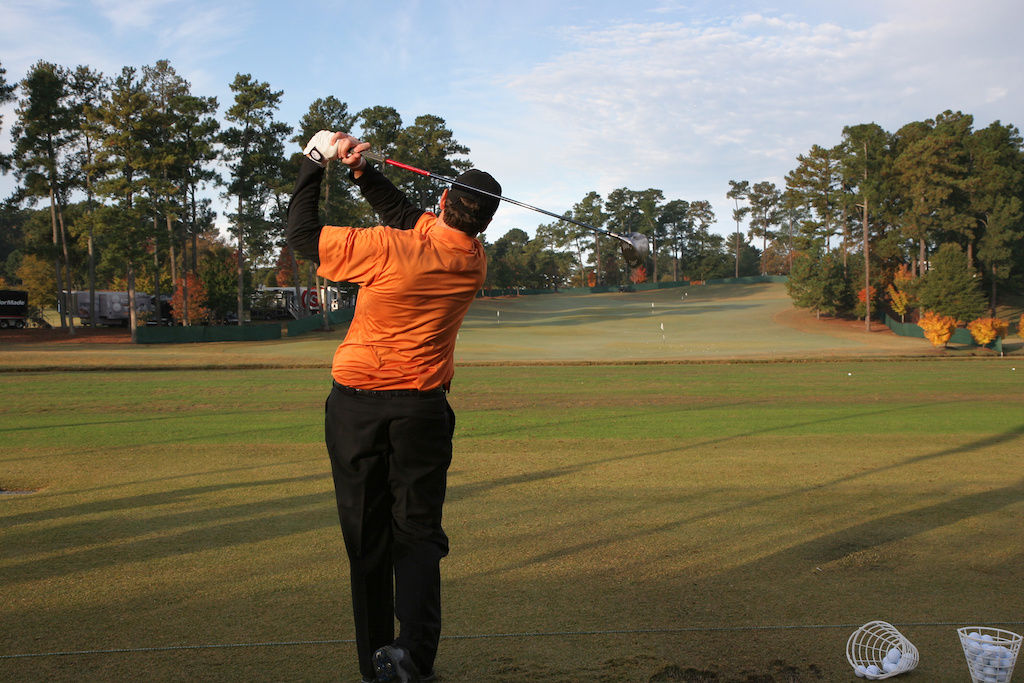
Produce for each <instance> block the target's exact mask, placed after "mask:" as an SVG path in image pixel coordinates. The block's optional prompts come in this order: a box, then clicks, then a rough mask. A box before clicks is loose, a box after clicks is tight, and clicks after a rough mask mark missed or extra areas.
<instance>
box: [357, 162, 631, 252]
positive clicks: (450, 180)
mask: <svg viewBox="0 0 1024 683" xmlns="http://www.w3.org/2000/svg"><path fill="white" fill-rule="evenodd" d="M362 156H364V157H366V158H367V159H373V160H374V161H379V162H380V163H382V164H387V165H388V166H394V167H395V168H401V169H403V170H406V171H412V172H413V173H418V174H419V175H422V176H426V177H428V178H433V179H435V180H440V181H443V182H446V183H449V184H450V185H456V186H458V187H463V188H466V189H467V190H472V191H473V192H479V193H480V194H485V195H487V196H488V197H494V198H495V199H500V200H501V201H503V202H508V203H509V204H515V205H516V206H521V207H523V208H524V209H529V210H530V211H536V212H537V213H542V214H544V215H545V216H551V217H552V218H557V219H558V220H560V221H565V222H566V223H572V224H573V225H578V226H579V227H581V228H585V229H587V230H592V231H594V232H599V233H601V234H602V235H608V236H609V237H614V238H615V239H618V240H622V241H623V242H625V243H627V244H631V243H630V241H629V240H628V239H627V238H625V237H623V236H622V235H619V234H617V233H614V232H612V231H611V230H605V229H604V228H596V227H594V226H593V225H587V224H586V223H581V222H580V221H578V220H576V219H574V218H569V217H568V216H563V215H562V214H558V213H554V212H553V211H547V210H545V209H541V208H539V207H536V206H532V205H530V204H527V203H526V202H520V201H518V200H515V199H509V198H508V197H503V196H501V195H500V194H494V193H492V192H488V191H486V190H480V189H477V188H475V187H470V186H469V185H466V184H464V183H460V182H459V181H458V180H455V178H449V177H447V176H443V175H439V174H437V173H432V172H430V171H425V170H423V169H422V168H416V167H415V166H410V165H409V164H403V163H402V162H401V161H395V160H394V159H388V158H387V157H385V156H383V155H381V154H377V153H376V152H370V151H366V152H362Z"/></svg>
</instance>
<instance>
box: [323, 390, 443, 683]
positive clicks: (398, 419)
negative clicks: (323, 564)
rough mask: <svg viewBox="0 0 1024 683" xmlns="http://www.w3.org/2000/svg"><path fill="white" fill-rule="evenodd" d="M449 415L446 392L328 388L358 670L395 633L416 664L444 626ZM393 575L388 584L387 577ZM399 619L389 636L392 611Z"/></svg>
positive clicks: (369, 674)
mask: <svg viewBox="0 0 1024 683" xmlns="http://www.w3.org/2000/svg"><path fill="white" fill-rule="evenodd" d="M454 430H455V414H454V413H453V412H452V410H451V408H450V407H449V405H448V401H447V399H446V397H445V394H444V392H441V391H437V392H432V393H428V394H419V395H415V394H413V395H410V394H409V392H366V393H362V392H353V391H352V390H350V389H347V388H345V387H341V386H339V385H335V386H334V388H333V389H332V391H331V394H330V396H328V397H327V404H326V419H325V434H326V441H327V451H328V453H329V454H330V457H331V470H332V473H333V475H334V492H335V497H336V498H337V502H338V516H339V518H340V520H341V530H342V534H343V535H344V538H345V549H346V550H347V552H348V558H349V567H350V570H351V576H352V611H353V615H354V617H355V627H356V648H357V650H358V653H359V670H360V671H361V673H362V675H363V676H364V677H366V678H370V679H372V678H373V677H374V668H373V663H372V655H373V652H374V651H375V650H376V649H377V648H379V647H382V646H384V645H390V644H391V643H392V642H396V643H397V644H398V645H400V646H402V647H404V648H406V649H407V650H408V651H409V653H410V654H411V656H412V659H413V662H415V663H416V666H417V667H418V668H419V669H420V671H421V673H424V674H426V673H428V672H430V671H432V670H433V667H434V657H435V656H436V654H437V645H438V640H439V638H440V635H441V571H440V563H441V558H443V557H444V556H445V555H447V554H448V537H447V536H446V535H445V533H444V530H443V529H442V528H441V507H442V505H443V503H444V496H445V489H446V486H447V476H448V466H449V465H450V464H451V459H452V433H453V432H454ZM392 577H393V579H394V583H392ZM396 617H397V619H398V622H399V624H400V629H399V635H398V638H397V639H395V618H396Z"/></svg>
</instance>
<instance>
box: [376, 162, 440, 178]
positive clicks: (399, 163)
mask: <svg viewBox="0 0 1024 683" xmlns="http://www.w3.org/2000/svg"><path fill="white" fill-rule="evenodd" d="M384 163H385V164H388V165H390V166H397V167H398V168H404V169H405V170H406V171H412V172H413V173H419V174H420V175H425V176H427V177H429V176H430V171H424V170H423V169H422V168H416V167H415V166H410V165H409V164H403V163H402V162H401V161H395V160H394V159H385V160H384Z"/></svg>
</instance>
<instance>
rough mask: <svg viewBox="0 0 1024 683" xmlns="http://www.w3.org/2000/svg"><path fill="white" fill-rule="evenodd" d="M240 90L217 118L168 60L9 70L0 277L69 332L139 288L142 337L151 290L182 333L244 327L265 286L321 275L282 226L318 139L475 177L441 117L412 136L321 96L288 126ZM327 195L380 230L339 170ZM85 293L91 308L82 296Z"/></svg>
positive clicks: (338, 213)
mask: <svg viewBox="0 0 1024 683" xmlns="http://www.w3.org/2000/svg"><path fill="white" fill-rule="evenodd" d="M230 89H231V93H232V99H231V101H230V102H228V103H226V105H225V108H224V110H223V111H221V110H220V104H219V103H218V101H217V99H216V98H214V97H207V96H202V95H199V94H196V93H194V92H193V89H192V85H191V84H190V83H189V82H188V81H187V80H186V79H185V78H183V77H182V76H181V75H179V74H178V73H177V72H176V71H175V69H174V68H173V67H172V66H171V64H170V62H168V61H167V60H160V61H157V62H156V63H155V64H153V65H147V66H143V67H141V68H136V67H131V66H129V67H125V68H123V69H122V70H121V72H120V73H119V74H117V75H115V76H113V77H108V76H105V75H103V74H101V73H98V72H96V71H95V70H93V69H91V68H89V67H86V66H79V67H77V68H75V69H74V70H71V69H67V68H64V67H62V66H59V65H56V64H52V63H49V62H45V61H40V62H38V63H36V64H34V65H33V66H32V67H31V68H30V69H29V70H28V73H27V74H26V75H25V77H24V78H23V79H22V80H21V81H20V82H18V83H9V82H8V79H7V73H6V70H4V69H3V67H2V65H0V104H3V103H6V102H10V101H12V100H13V101H15V102H16V103H17V107H16V110H15V117H14V120H13V121H12V122H11V125H10V127H9V133H10V135H11V138H12V141H13V143H14V144H13V147H14V154H12V155H5V156H2V157H0V172H3V173H7V172H13V173H14V175H15V178H16V180H17V181H18V185H17V190H16V192H15V194H14V195H13V196H12V197H9V198H7V200H6V201H5V202H4V203H3V205H2V211H0V221H2V225H3V228H4V229H3V230H2V231H0V235H2V239H0V278H3V279H4V280H5V281H7V280H10V281H11V282H12V283H17V282H19V281H20V282H21V283H22V284H23V285H24V286H26V287H29V288H30V289H32V292H31V294H30V301H32V302H36V303H37V305H39V306H47V307H49V306H54V305H56V307H57V309H58V311H59V313H60V316H61V324H62V325H64V326H66V327H67V328H68V329H69V331H73V320H74V317H75V316H76V315H77V314H79V312H80V311H82V312H83V317H82V321H83V322H85V323H87V324H96V322H97V321H96V318H95V312H96V305H95V302H96V300H97V299H96V298H97V294H96V292H97V290H99V289H113V290H120V291H127V292H128V295H129V298H130V299H131V303H130V304H129V308H130V311H129V313H130V315H131V327H132V330H133V331H134V329H135V327H136V325H137V324H141V322H142V321H141V320H139V319H137V312H138V311H139V310H140V308H141V299H140V300H138V301H137V300H136V299H137V298H138V297H137V293H141V292H145V293H146V294H147V295H152V298H153V299H154V300H155V302H156V306H157V307H158V308H156V310H155V311H154V312H153V314H152V315H154V316H156V317H158V318H159V316H160V315H161V310H160V308H159V305H160V303H159V302H160V301H161V300H166V299H167V298H169V296H170V295H171V294H172V292H173V294H174V296H173V301H174V302H175V306H176V308H175V310H174V311H173V312H172V313H173V315H174V318H175V320H176V321H177V322H180V323H182V324H186V325H188V324H194V323H197V322H206V321H208V320H210V319H216V320H225V319H231V320H232V321H234V322H237V323H238V324H243V323H244V321H245V319H246V317H247V311H248V308H249V304H250V298H251V294H252V291H253V289H254V287H255V286H256V285H258V284H264V283H269V284H274V285H276V284H278V281H280V280H281V279H282V278H283V279H284V280H285V281H286V282H288V284H289V285H290V286H294V287H296V288H297V287H300V286H301V284H306V285H307V286H310V285H312V284H313V282H312V280H313V271H312V269H311V267H310V264H300V263H298V262H297V261H296V259H295V258H294V256H293V255H291V254H289V253H287V250H286V248H285V246H284V240H283V228H284V225H285V223H286V220H287V207H288V200H289V198H290V195H291V191H292V187H293V185H294V179H295V173H296V171H297V168H298V163H299V158H300V154H299V152H298V150H300V149H301V146H302V144H304V142H305V141H306V140H307V139H308V138H309V137H310V136H312V135H313V134H314V133H315V132H316V131H318V130H321V129H328V130H344V131H351V132H354V133H357V134H358V135H360V136H361V137H363V138H364V139H367V140H370V141H372V142H373V143H374V145H375V147H377V148H378V150H381V151H383V152H385V153H387V154H394V155H396V156H400V157H401V158H402V159H404V160H406V161H408V162H410V163H413V164H416V165H419V166H423V167H426V168H431V169H434V170H437V171H438V172H440V173H443V174H446V175H457V174H458V173H459V172H461V171H462V170H465V169H466V168H469V166H470V164H469V162H468V160H466V158H465V156H466V155H467V154H468V152H469V150H468V148H467V147H465V146H464V145H462V144H460V143H459V142H458V140H456V138H455V135H454V133H453V132H452V131H451V130H450V129H449V128H448V127H447V125H446V124H445V121H444V119H442V118H441V117H439V116H436V115H421V116H418V117H416V118H415V120H414V121H412V122H411V123H410V124H408V125H405V124H404V123H403V121H402V119H401V116H400V115H399V114H398V112H397V111H396V110H395V109H393V108H391V107H387V106H375V107H368V108H366V109H364V110H362V111H360V112H358V113H352V112H350V111H349V109H348V105H347V104H346V103H344V102H341V101H339V100H338V99H337V98H335V97H332V96H325V97H322V98H318V99H317V100H315V101H314V102H313V103H311V105H310V107H309V110H308V111H307V112H306V113H305V114H304V115H303V116H302V117H301V118H300V120H299V121H296V122H294V125H292V124H290V123H287V122H284V121H281V120H280V118H281V117H280V115H279V109H280V105H281V100H282V97H283V91H281V90H276V89H274V88H273V87H272V86H271V85H270V84H269V83H266V82H263V81H260V80H258V79H257V78H255V77H254V76H252V75H251V74H238V75H237V76H236V77H235V79H234V81H233V82H232V83H231V84H230ZM3 123H4V122H3V121H2V120H0V126H2V124H3ZM5 132H8V131H5ZM286 149H289V150H290V152H286ZM387 172H389V173H390V171H387ZM394 180H395V182H396V184H398V185H399V187H401V188H402V189H403V190H404V191H405V192H406V193H407V194H408V195H409V196H410V197H412V198H413V199H414V200H415V201H418V202H420V203H421V205H423V206H425V207H427V208H436V206H437V202H438V199H439V197H440V194H441V192H442V191H443V189H444V187H443V186H442V185H441V184H439V183H437V182H434V181H430V180H426V179H423V178H422V177H420V176H413V175H411V174H395V175H394ZM215 188H219V189H220V193H221V197H222V198H223V199H224V200H225V202H226V204H227V206H228V207H229V208H228V210H227V211H226V212H225V213H226V215H224V216H223V220H222V224H223V225H224V229H225V230H226V233H227V238H224V237H222V236H221V234H220V232H219V230H218V228H217V227H216V220H217V214H216V212H215V211H214V207H213V200H212V196H214V195H213V194H212V193H213V191H214V190H215ZM323 193H324V196H323V198H322V199H323V201H322V202H321V210H322V219H323V220H324V222H325V223H332V224H340V225H346V224H347V225H367V224H372V223H373V222H375V221H376V217H374V216H373V215H372V214H371V211H370V209H369V207H368V205H366V203H365V202H362V201H360V200H359V199H358V197H357V195H356V193H355V192H354V190H353V187H352V184H351V183H350V182H349V181H348V179H347V177H345V174H344V173H343V172H342V171H341V170H340V169H334V168H332V169H331V171H330V172H329V174H328V176H327V179H326V181H325V183H324V185H323ZM46 264H49V265H46ZM303 278H305V281H303ZM190 288H192V289H193V290H195V291H194V292H193V293H192V294H190V292H189V289H190ZM85 289H87V290H88V292H87V294H88V298H87V299H86V297H85V292H81V293H79V294H78V296H77V299H75V298H73V297H72V296H71V293H72V292H78V291H79V290H85ZM196 292H199V293H201V295H202V297H201V298H199V299H197V298H196V297H195V296H193V294H195V293H196ZM191 308H194V309H195V310H191ZM86 310H88V311H91V312H92V316H93V317H90V316H89V315H87V314H84V311H86ZM133 333H134V332H133Z"/></svg>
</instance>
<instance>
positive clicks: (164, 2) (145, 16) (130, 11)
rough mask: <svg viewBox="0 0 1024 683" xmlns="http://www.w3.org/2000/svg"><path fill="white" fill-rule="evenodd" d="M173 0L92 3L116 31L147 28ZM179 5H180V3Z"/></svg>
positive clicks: (153, 23)
mask: <svg viewBox="0 0 1024 683" xmlns="http://www.w3.org/2000/svg"><path fill="white" fill-rule="evenodd" d="M174 4H175V0H93V5H95V7H96V9H97V10H99V12H100V14H102V15H103V16H104V17H105V18H106V19H107V21H109V22H110V23H111V24H112V25H113V26H114V29H115V30H116V31H118V32H124V31H139V30H148V29H151V28H153V26H154V25H155V24H157V22H158V19H159V18H160V16H159V15H162V14H163V13H164V12H163V10H164V9H166V8H168V7H169V6H173V5H174ZM178 4H179V7H180V3H178Z"/></svg>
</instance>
